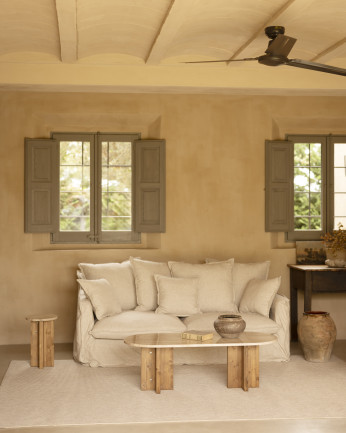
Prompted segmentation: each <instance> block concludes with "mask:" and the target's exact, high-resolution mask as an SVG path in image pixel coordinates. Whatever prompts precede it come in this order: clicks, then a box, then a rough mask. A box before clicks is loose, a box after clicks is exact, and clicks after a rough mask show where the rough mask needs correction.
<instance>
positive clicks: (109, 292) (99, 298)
mask: <svg viewBox="0 0 346 433" xmlns="http://www.w3.org/2000/svg"><path fill="white" fill-rule="evenodd" d="M77 281H78V283H79V284H80V285H81V287H82V288H83V290H84V291H85V293H86V295H87V297H88V298H89V299H90V302H91V305H92V307H93V310H94V313H95V315H96V317H97V319H98V320H102V319H103V318H105V317H108V316H114V315H115V314H119V313H121V305H120V302H119V300H118V296H117V292H116V290H115V289H114V288H113V287H112V286H111V285H110V284H109V282H108V281H107V280H105V279H104V278H101V279H99V280H86V279H78V280H77Z"/></svg>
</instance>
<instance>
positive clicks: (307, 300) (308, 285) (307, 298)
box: [304, 271, 312, 311]
mask: <svg viewBox="0 0 346 433" xmlns="http://www.w3.org/2000/svg"><path fill="white" fill-rule="evenodd" d="M304 286H305V287H304V311H311V295H312V280H311V272H310V271H306V272H305V284H304Z"/></svg>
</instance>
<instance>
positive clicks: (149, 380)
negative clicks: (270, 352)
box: [124, 332, 276, 394]
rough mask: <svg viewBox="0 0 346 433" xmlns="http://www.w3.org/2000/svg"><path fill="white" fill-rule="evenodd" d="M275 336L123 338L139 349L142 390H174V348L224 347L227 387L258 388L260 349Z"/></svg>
mask: <svg viewBox="0 0 346 433" xmlns="http://www.w3.org/2000/svg"><path fill="white" fill-rule="evenodd" d="M274 341H276V337H275V336H274V335H270V334H263V333H261V332H243V333H242V334H240V336H239V337H238V338H234V339H226V338H221V337H220V336H219V335H218V334H214V336H213V338H212V339H210V340H205V341H196V340H189V339H185V338H182V336H181V334H180V333H176V334H165V333H158V334H138V335H131V336H129V337H127V338H125V340H124V342H125V343H126V344H128V345H129V346H132V347H139V348H141V390H143V391H148V390H155V391H156V392H157V393H158V394H159V393H160V391H161V389H166V390H167V389H173V349H174V348H179V347H184V348H191V349H192V348H194V347H220V346H225V347H226V348H227V387H228V388H243V390H244V391H247V390H248V389H249V388H258V387H259V346H262V345H265V344H271V343H273V342H274Z"/></svg>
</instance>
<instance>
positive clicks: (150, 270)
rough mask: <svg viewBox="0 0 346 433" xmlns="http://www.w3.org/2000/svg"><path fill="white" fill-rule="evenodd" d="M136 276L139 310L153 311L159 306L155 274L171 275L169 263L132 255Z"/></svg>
mask: <svg viewBox="0 0 346 433" xmlns="http://www.w3.org/2000/svg"><path fill="white" fill-rule="evenodd" d="M130 261H131V265H132V269H133V273H134V276H135V284H136V295H137V307H136V310H137V311H153V310H156V308H157V305H158V304H157V288H156V281H155V278H154V275H155V274H157V275H163V276H165V277H170V276H171V272H170V270H169V268H168V265H167V263H164V262H151V261H149V260H141V259H138V258H134V257H130Z"/></svg>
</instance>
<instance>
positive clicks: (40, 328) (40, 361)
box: [38, 322, 45, 368]
mask: <svg viewBox="0 0 346 433" xmlns="http://www.w3.org/2000/svg"><path fill="white" fill-rule="evenodd" d="M44 340H45V338H44V323H43V322H38V367H39V368H43V367H44V352H45V350H44V349H45V347H44V343H45V341H44Z"/></svg>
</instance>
